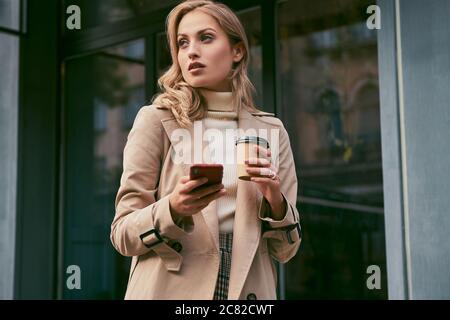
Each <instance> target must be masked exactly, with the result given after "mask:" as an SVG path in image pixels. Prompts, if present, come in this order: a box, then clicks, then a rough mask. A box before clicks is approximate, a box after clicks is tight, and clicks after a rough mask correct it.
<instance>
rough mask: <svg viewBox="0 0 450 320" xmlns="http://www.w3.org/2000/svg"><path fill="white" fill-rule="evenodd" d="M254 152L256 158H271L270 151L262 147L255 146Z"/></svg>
mask: <svg viewBox="0 0 450 320" xmlns="http://www.w3.org/2000/svg"><path fill="white" fill-rule="evenodd" d="M254 150H255V151H256V152H257V154H258V157H260V158H270V157H272V151H270V149H266V148H264V147H261V146H258V145H255V146H254Z"/></svg>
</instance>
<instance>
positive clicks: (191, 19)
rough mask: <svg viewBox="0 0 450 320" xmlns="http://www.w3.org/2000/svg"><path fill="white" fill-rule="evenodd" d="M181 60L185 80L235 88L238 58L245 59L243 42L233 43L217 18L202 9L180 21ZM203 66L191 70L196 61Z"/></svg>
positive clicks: (194, 84) (215, 87)
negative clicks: (233, 76)
mask: <svg viewBox="0 0 450 320" xmlns="http://www.w3.org/2000/svg"><path fill="white" fill-rule="evenodd" d="M177 44H178V63H179V65H180V68H181V72H182V74H183V78H184V80H185V81H186V82H187V83H188V84H189V85H190V86H192V87H195V88H205V89H209V90H214V91H231V84H230V80H228V76H229V75H230V72H231V68H232V66H233V63H234V62H238V61H240V60H241V59H242V54H243V48H242V46H241V44H237V45H235V46H231V44H230V42H229V40H228V36H227V34H226V33H225V32H224V31H223V30H222V28H221V27H220V26H219V24H218V23H217V22H216V20H215V19H214V18H213V17H211V16H210V15H208V14H206V13H203V12H201V11H199V10H193V11H191V12H189V13H187V14H186V15H185V16H184V17H183V18H182V19H181V21H180V23H179V25H178V36H177ZM194 62H195V63H200V64H201V65H203V67H200V68H194V69H191V70H189V66H190V65H191V64H192V63H194Z"/></svg>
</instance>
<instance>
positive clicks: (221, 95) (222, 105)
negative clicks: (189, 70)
mask: <svg viewBox="0 0 450 320" xmlns="http://www.w3.org/2000/svg"><path fill="white" fill-rule="evenodd" d="M200 92H201V94H202V95H203V97H204V98H205V100H206V104H207V107H208V110H209V111H235V106H234V105H233V92H231V91H213V90H208V89H200Z"/></svg>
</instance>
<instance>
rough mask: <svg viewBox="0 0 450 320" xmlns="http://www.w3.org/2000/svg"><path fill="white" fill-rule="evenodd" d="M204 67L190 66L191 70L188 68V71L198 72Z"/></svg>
mask: <svg viewBox="0 0 450 320" xmlns="http://www.w3.org/2000/svg"><path fill="white" fill-rule="evenodd" d="M204 68H205V67H195V68H192V69H191V70H189V72H190V73H198V72H199V71H201V70H202V69H204Z"/></svg>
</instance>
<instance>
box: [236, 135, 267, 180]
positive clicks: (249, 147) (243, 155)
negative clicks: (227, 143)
mask: <svg viewBox="0 0 450 320" xmlns="http://www.w3.org/2000/svg"><path fill="white" fill-rule="evenodd" d="M257 145H259V146H261V147H263V148H266V149H269V142H268V141H267V140H266V139H264V138H261V137H256V136H242V137H239V138H238V139H237V140H236V149H237V150H236V158H237V159H236V160H237V161H236V163H237V174H238V178H239V179H241V180H246V181H249V180H250V175H249V173H248V172H247V170H246V167H247V165H246V164H245V160H248V159H250V158H257V157H259V156H260V155H259V154H258V152H257V150H255V149H256V148H255V146H257Z"/></svg>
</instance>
